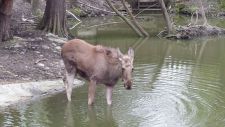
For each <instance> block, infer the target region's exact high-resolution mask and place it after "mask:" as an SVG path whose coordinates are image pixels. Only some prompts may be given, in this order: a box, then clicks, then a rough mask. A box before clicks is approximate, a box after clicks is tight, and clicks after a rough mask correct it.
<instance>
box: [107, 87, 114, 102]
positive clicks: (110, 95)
mask: <svg viewBox="0 0 225 127" xmlns="http://www.w3.org/2000/svg"><path fill="white" fill-rule="evenodd" d="M112 91H113V87H112V86H106V100H107V104H108V105H111V104H112Z"/></svg>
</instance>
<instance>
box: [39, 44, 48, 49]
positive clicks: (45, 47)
mask: <svg viewBox="0 0 225 127" xmlns="http://www.w3.org/2000/svg"><path fill="white" fill-rule="evenodd" d="M41 47H42V48H43V49H50V47H49V46H47V45H42V46H41Z"/></svg>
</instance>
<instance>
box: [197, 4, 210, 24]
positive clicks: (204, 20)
mask: <svg viewBox="0 0 225 127" xmlns="http://www.w3.org/2000/svg"><path fill="white" fill-rule="evenodd" d="M198 5H199V8H200V11H201V15H202V18H203V22H204V23H203V25H208V21H207V18H206V15H205V10H204V7H203V4H202V0H198Z"/></svg>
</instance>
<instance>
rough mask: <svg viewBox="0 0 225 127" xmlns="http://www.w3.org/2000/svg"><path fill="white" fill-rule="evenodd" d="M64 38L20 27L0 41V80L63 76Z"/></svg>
mask: <svg viewBox="0 0 225 127" xmlns="http://www.w3.org/2000/svg"><path fill="white" fill-rule="evenodd" d="M64 42H65V39H63V38H58V37H57V36H54V35H52V34H46V33H43V32H41V31H38V30H32V31H23V32H20V35H17V36H14V38H13V39H12V40H10V41H6V42H3V43H0V54H1V56H0V82H1V83H9V82H18V81H19V82H26V81H39V80H47V79H48V80H49V79H58V78H61V77H62V74H63V73H62V72H63V70H62V68H63V62H62V60H61V56H60V50H61V45H62V44H63V43H64Z"/></svg>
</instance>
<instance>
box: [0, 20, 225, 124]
mask: <svg viewBox="0 0 225 127" xmlns="http://www.w3.org/2000/svg"><path fill="white" fill-rule="evenodd" d="M154 20H155V19H154ZM157 21H158V20H155V22H157ZM158 27H159V28H162V24H161V23H160V22H159V24H157V25H155V26H154V25H152V27H151V28H152V29H154V30H153V31H154V32H150V33H151V34H153V33H157V32H159V31H158V30H157V29H158ZM118 30H119V31H118ZM126 30H127V28H126V27H124V26H123V25H121V24H114V25H111V26H107V27H100V28H96V27H93V28H92V27H91V28H89V30H84V29H80V30H79V29H78V31H75V32H74V33H76V35H79V36H81V37H82V38H85V40H87V41H89V42H91V43H92V44H102V45H106V46H110V47H119V48H120V49H121V51H123V52H125V51H127V50H128V48H129V47H133V48H134V50H135V61H134V67H135V69H134V74H133V77H134V86H133V89H132V90H126V89H124V87H123V85H122V83H121V82H119V83H118V84H117V85H116V86H115V89H114V91H113V105H112V106H107V104H106V100H105V91H104V90H105V89H104V87H103V86H102V85H99V86H98V87H97V92H96V101H95V104H94V106H90V107H89V106H88V105H87V84H85V85H83V86H82V87H79V88H76V89H74V90H73V95H72V102H71V103H68V102H67V100H66V95H65V92H64V93H60V94H57V95H54V96H50V97H47V98H44V99H39V100H36V101H34V102H32V103H28V104H20V105H16V106H14V107H9V108H7V109H4V110H3V111H1V112H0V126H1V127H11V126H13V127H16V126H19V127H88V126H90V127H224V126H225V117H224V116H225V77H224V75H225V66H224V65H225V38H223V37H219V38H201V39H196V40H191V41H175V40H165V39H159V38H157V37H151V38H146V39H144V38H136V37H134V34H132V33H130V32H126ZM93 31H94V32H93ZM129 33H130V34H129ZM82 35H83V36H82Z"/></svg>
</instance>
